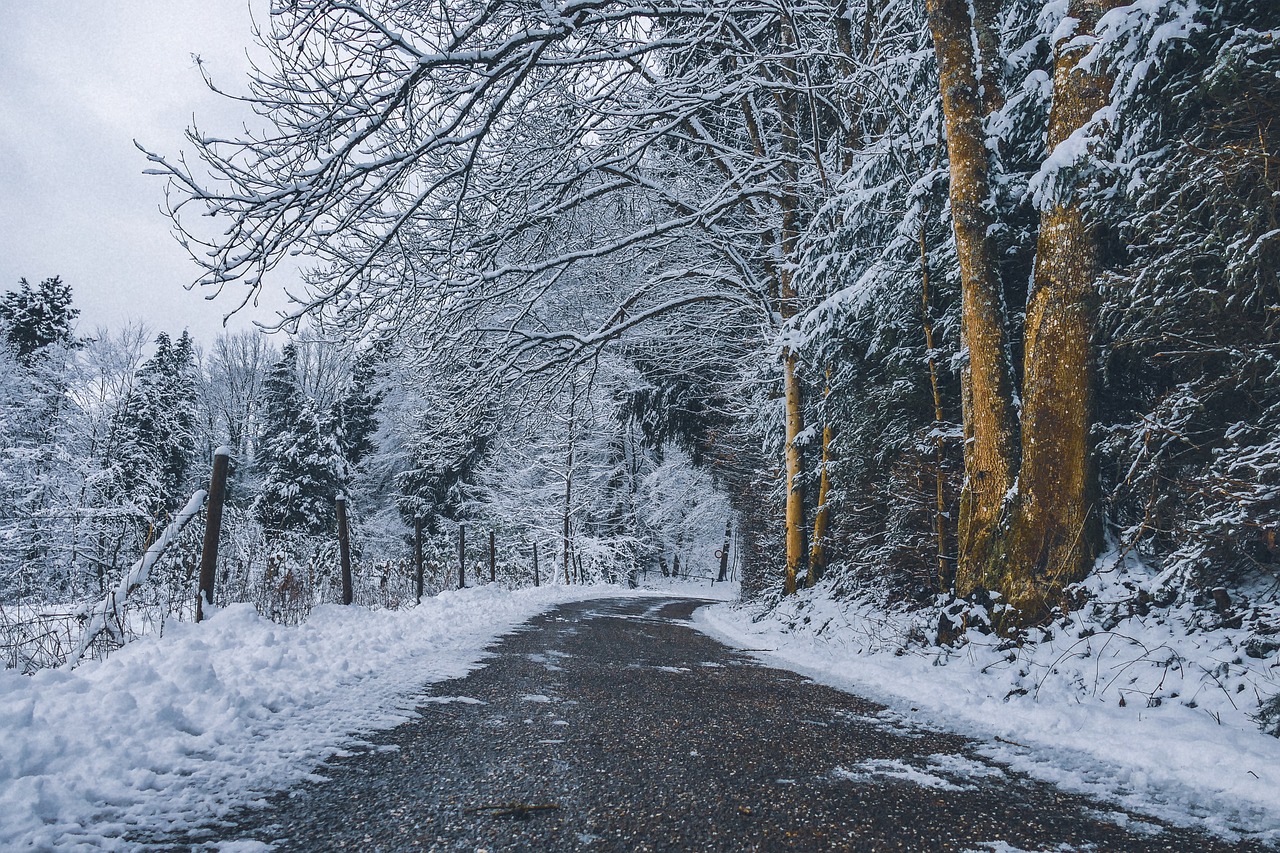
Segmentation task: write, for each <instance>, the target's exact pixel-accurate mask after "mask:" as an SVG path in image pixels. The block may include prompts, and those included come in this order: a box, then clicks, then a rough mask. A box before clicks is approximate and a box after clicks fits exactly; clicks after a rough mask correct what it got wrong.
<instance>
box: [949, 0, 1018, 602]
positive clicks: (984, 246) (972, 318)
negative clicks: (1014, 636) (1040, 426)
mask: <svg viewBox="0 0 1280 853" xmlns="http://www.w3.org/2000/svg"><path fill="white" fill-rule="evenodd" d="M988 5H989V4H988ZM927 6H928V12H929V29H930V32H931V33H932V35H933V44H934V50H935V53H936V54H937V58H938V74H939V83H940V86H941V90H942V110H943V116H944V119H945V124H946V130H947V154H948V158H949V161H950V167H951V186H950V201H951V216H952V227H953V229H954V232H955V239H956V255H957V257H958V259H959V266H960V286H961V341H962V344H963V346H964V349H965V351H966V354H967V356H968V359H967V364H966V366H965V368H964V370H963V374H962V377H961V383H962V404H963V407H964V423H965V446H964V468H965V480H964V487H963V490H962V492H961V497H960V517H959V523H958V529H957V550H958V554H957V567H956V588H957V592H958V593H959V594H961V595H966V594H968V593H969V592H971V591H973V590H974V589H976V588H978V587H985V588H989V589H994V588H997V587H998V586H999V581H1000V579H1001V575H1002V573H1003V560H1002V559H1001V555H1000V553H999V551H1000V550H1001V542H1000V541H999V539H1000V536H999V534H1000V529H1001V521H1002V518H1003V516H1004V509H1005V502H1006V498H1007V497H1008V496H1009V494H1010V492H1011V491H1012V489H1013V485H1014V481H1015V473H1016V470H1017V451H1018V448H1017V442H1016V422H1015V415H1014V406H1013V394H1014V389H1013V377H1012V370H1011V367H1010V363H1009V356H1008V339H1007V335H1006V330H1005V316H1004V314H1005V312H1004V305H1003V299H1002V296H1001V289H1000V277H999V268H998V265H997V262H996V252H995V246H994V244H993V240H992V237H991V234H992V229H993V226H994V225H995V215H994V213H993V211H992V205H991V188H990V182H989V177H988V171H989V170H988V162H987V156H988V155H987V148H986V144H985V138H984V132H983V119H984V118H985V115H986V111H985V105H984V103H983V97H982V94H983V92H982V87H981V85H980V80H979V77H978V73H979V68H980V63H979V59H978V56H977V53H976V49H975V48H976V45H977V43H978V39H977V36H976V33H977V32H978V31H979V30H980V29H981V28H980V27H976V26H975V22H974V20H973V17H972V15H971V9H972V8H973V7H971V6H970V4H969V3H968V2H967V0H929V2H928V4H927ZM984 26H985V25H984Z"/></svg>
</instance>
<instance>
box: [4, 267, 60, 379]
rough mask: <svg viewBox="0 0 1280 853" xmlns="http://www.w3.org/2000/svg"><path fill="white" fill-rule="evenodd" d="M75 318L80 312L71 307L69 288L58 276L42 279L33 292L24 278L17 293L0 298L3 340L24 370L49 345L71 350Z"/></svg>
mask: <svg viewBox="0 0 1280 853" xmlns="http://www.w3.org/2000/svg"><path fill="white" fill-rule="evenodd" d="M78 316H80V309H78V308H72V307H71V287H70V285H67V284H64V283H63V281H62V279H61V278H60V277H58V276H53V277H52V278H46V279H45V280H44V281H42V282H40V286H39V287H38V288H34V289H33V288H32V287H31V285H30V283H28V282H27V280H26V279H25V278H24V279H22V280H20V281H19V283H18V289H17V290H11V291H9V292H8V293H5V294H4V295H3V296H0V321H3V322H4V327H5V328H4V334H5V337H6V338H7V339H8V342H9V344H10V345H12V346H13V348H14V351H15V353H16V355H17V359H18V361H19V363H21V364H22V365H24V366H26V367H30V366H31V364H32V361H33V360H34V359H35V358H37V357H38V355H39V353H41V352H43V351H44V350H45V349H46V348H47V347H49V346H51V345H53V344H61V345H63V346H66V347H74V346H75V343H76V340H75V335H74V334H73V333H72V330H71V325H72V323H73V322H74V321H75V319H76V317H78Z"/></svg>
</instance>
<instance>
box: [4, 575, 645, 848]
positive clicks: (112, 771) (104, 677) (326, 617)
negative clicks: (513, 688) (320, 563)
mask: <svg viewBox="0 0 1280 853" xmlns="http://www.w3.org/2000/svg"><path fill="white" fill-rule="evenodd" d="M622 594H626V591H625V590H622V589H619V588H617V587H600V586H595V587H591V586H588V587H581V586H572V587H564V586H544V587H541V588H539V589H526V590H519V591H516V592H508V591H505V590H501V589H498V588H495V587H478V588H472V589H467V590H463V591H460V592H456V591H455V592H446V593H443V594H441V595H439V596H438V597H434V598H430V599H426V600H424V601H423V603H422V605H421V606H420V607H417V608H415V609H412V610H405V611H369V610H366V609H364V608H361V607H340V606H337V605H326V606H322V607H319V608H316V609H315V610H313V611H312V613H311V617H310V619H309V620H308V621H307V622H306V623H305V624H303V625H300V626H295V627H282V626H280V625H276V624H275V623H272V622H270V621H268V620H265V619H263V618H261V617H259V616H258V615H257V613H256V612H255V611H254V610H253V608H252V607H251V606H250V605H234V606H231V607H227V608H224V609H222V610H219V611H218V612H217V613H216V614H215V615H214V616H213V617H212V618H211V619H209V620H207V621H205V622H204V623H203V624H201V625H193V624H189V623H181V624H171V625H170V626H169V628H168V630H167V632H166V634H165V636H163V637H147V638H144V639H141V640H138V641H136V642H134V643H131V644H130V645H128V646H126V647H125V648H123V649H121V650H120V651H118V652H116V653H115V654H113V655H112V656H111V657H110V658H108V659H106V660H105V661H101V662H94V663H89V664H86V665H84V666H82V667H80V668H79V669H76V670H74V671H67V670H62V669H58V670H43V671H41V672H37V673H36V674H35V675H33V676H23V675H19V674H17V673H16V672H13V671H5V672H0V816H3V817H0V849H3V850H17V849H32V848H34V849H40V850H48V849H53V850H119V849H126V848H128V847H130V845H128V844H126V843H125V842H124V841H123V840H121V836H122V835H124V834H126V833H137V832H139V831H142V830H145V831H159V832H164V831H171V830H180V829H181V828H183V827H185V826H188V825H190V824H192V823H195V822H198V821H203V820H208V819H210V818H217V817H219V816H222V815H225V814H227V813H228V812H230V811H231V810H233V809H235V808H236V807H239V806H242V805H244V804H245V803H248V802H251V801H253V800H254V799H255V798H258V797H260V796H261V795H262V794H264V793H267V792H269V791H271V790H274V789H279V788H283V787H287V786H289V785H291V784H294V783H296V782H298V781H300V780H302V779H305V778H308V777H309V775H310V774H311V773H312V772H313V771H314V769H315V768H316V766H317V765H318V764H319V763H321V762H322V761H323V760H324V759H325V758H326V757H327V756H329V755H332V754H333V753H335V752H336V751H337V750H339V749H340V748H341V747H343V746H344V745H351V744H352V743H353V737H352V736H353V734H354V733H357V732H363V731H372V730H377V729H385V728H390V727H392V726H395V725H397V724H398V723H400V722H403V721H404V720H406V719H408V718H409V717H410V716H412V715H413V713H414V711H413V707H414V704H415V702H414V694H415V693H417V692H419V691H420V689H421V688H422V687H423V686H424V685H426V684H428V683H430V682H435V681H441V680H444V679H448V678H456V677H458V676H461V675H463V674H465V673H467V672H468V671H470V670H471V669H473V668H475V667H476V666H477V665H478V663H479V662H480V661H481V659H482V658H483V657H484V652H483V649H484V647H485V646H486V645H488V644H489V643H490V642H491V641H492V640H493V639H494V638H495V637H497V636H498V635H500V634H502V633H504V632H506V631H508V630H510V629H511V628H512V627H514V626H515V625H517V624H519V623H521V622H523V621H525V620H527V619H528V618H530V617H531V616H533V615H535V614H537V613H539V612H541V611H544V610H546V609H548V608H550V607H551V606H553V605H555V604H557V603H560V602H566V601H573V600H581V599H588V598H597V597H600V596H606V595H622Z"/></svg>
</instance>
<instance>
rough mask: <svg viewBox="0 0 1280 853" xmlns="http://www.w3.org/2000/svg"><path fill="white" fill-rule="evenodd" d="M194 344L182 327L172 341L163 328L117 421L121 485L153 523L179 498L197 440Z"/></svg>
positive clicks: (180, 497)
mask: <svg viewBox="0 0 1280 853" xmlns="http://www.w3.org/2000/svg"><path fill="white" fill-rule="evenodd" d="M195 401H196V377H195V347H194V345H193V343H192V341H191V337H190V336H189V335H188V334H187V333H186V332H185V331H184V332H183V333H182V336H181V337H180V338H179V339H178V343H177V344H176V345H175V344H173V343H171V342H170V339H169V336H168V335H167V334H165V333H163V332H161V333H160V334H159V335H157V336H156V351H155V354H154V355H152V357H151V358H149V359H148V360H147V361H146V362H145V363H144V364H143V365H142V367H140V368H139V369H138V375H137V379H136V382H135V384H134V388H133V392H132V393H131V394H130V395H129V399H128V400H127V401H126V403H125V405H124V407H123V408H122V410H121V413H120V417H119V419H118V423H117V429H116V432H117V436H118V448H119V450H118V453H119V463H118V465H119V472H120V479H121V486H122V488H123V490H124V492H125V494H126V495H128V496H129V499H130V500H132V502H133V503H134V505H135V506H136V507H137V508H138V510H139V511H141V512H142V513H143V514H144V515H145V516H146V517H147V519H148V520H149V521H150V522H152V523H160V522H162V521H163V518H164V515H165V514H166V513H169V512H172V511H173V510H174V509H175V508H176V507H177V506H178V505H179V504H180V503H181V502H182V500H183V498H184V496H183V494H182V492H183V489H184V487H185V486H186V485H187V483H186V480H187V475H188V473H189V471H190V468H191V460H192V457H193V451H194V446H193V445H194V441H195Z"/></svg>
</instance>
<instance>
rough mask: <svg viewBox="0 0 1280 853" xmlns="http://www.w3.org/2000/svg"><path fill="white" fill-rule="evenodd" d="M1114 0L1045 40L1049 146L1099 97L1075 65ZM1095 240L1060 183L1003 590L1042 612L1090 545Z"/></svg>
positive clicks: (1027, 370) (1034, 292) (1096, 82)
mask: <svg viewBox="0 0 1280 853" xmlns="http://www.w3.org/2000/svg"><path fill="white" fill-rule="evenodd" d="M1118 5H1121V4H1120V3H1118V2H1114V0H1110V1H1109V0H1071V3H1070V4H1069V6H1068V11H1067V14H1068V15H1070V16H1071V17H1072V18H1075V19H1076V20H1077V21H1078V24H1077V26H1076V30H1075V32H1074V33H1072V34H1070V35H1068V36H1066V37H1064V38H1063V39H1062V40H1061V41H1059V42H1058V44H1057V46H1056V50H1057V56H1056V58H1055V61H1054V75H1053V106H1052V109H1051V111H1050V113H1049V136H1048V145H1049V150H1050V151H1052V150H1053V149H1054V148H1055V147H1056V146H1058V145H1059V144H1061V143H1062V142H1063V141H1064V140H1066V139H1067V138H1069V137H1070V136H1071V134H1072V133H1073V132H1075V131H1076V130H1078V129H1080V128H1081V127H1083V126H1084V125H1085V124H1086V123H1087V122H1088V121H1089V119H1090V118H1092V117H1093V115H1094V113H1095V112H1097V111H1098V110H1099V109H1101V108H1102V107H1103V106H1105V105H1106V103H1107V100H1108V97H1109V93H1110V89H1111V81H1110V80H1109V79H1108V78H1106V77H1105V76H1102V75H1100V74H1097V73H1095V72H1093V71H1084V70H1081V69H1080V68H1079V67H1078V65H1079V63H1080V60H1081V59H1083V58H1084V57H1085V56H1086V55H1087V54H1088V53H1089V50H1090V48H1092V46H1093V41H1092V39H1091V38H1089V37H1090V36H1092V35H1093V33H1094V27H1095V25H1096V23H1097V21H1098V18H1100V17H1101V16H1102V14H1103V13H1104V12H1106V11H1107V10H1108V9H1111V8H1114V7H1116V6H1118ZM1098 270H1099V260H1098V244H1097V239H1096V233H1095V228H1094V227H1093V225H1091V224H1090V223H1089V222H1088V220H1087V218H1086V216H1085V214H1084V211H1083V210H1081V208H1080V204H1079V201H1078V199H1076V198H1074V197H1073V193H1071V192H1070V191H1065V192H1064V193H1063V194H1062V195H1061V196H1060V197H1059V198H1058V199H1057V200H1056V201H1055V202H1054V203H1053V204H1052V206H1050V207H1047V208H1046V209H1044V210H1043V211H1042V213H1041V217H1040V235H1039V240H1038V243H1037V245H1036V262H1035V272H1034V275H1033V278H1032V285H1031V296H1030V299H1029V301H1028V303H1027V321H1026V322H1027V325H1026V355H1025V362H1024V372H1023V377H1024V378H1023V388H1022V395H1023V408H1022V469H1021V471H1020V473H1019V479H1018V499H1017V504H1016V507H1015V509H1014V513H1013V524H1012V529H1011V533H1010V541H1009V549H1008V560H1009V571H1010V578H1009V586H1008V589H1007V590H1006V591H1005V592H1006V598H1007V599H1008V600H1009V602H1010V603H1011V604H1013V605H1014V606H1015V607H1017V608H1018V609H1019V611H1021V613H1022V617H1021V618H1023V619H1028V620H1034V619H1036V618H1039V617H1041V616H1043V615H1044V614H1045V613H1047V612H1048V610H1049V609H1050V608H1052V607H1053V606H1054V605H1055V604H1057V603H1058V602H1057V601H1056V599H1057V598H1058V597H1059V596H1060V595H1061V591H1062V588H1063V586H1064V585H1066V584H1069V583H1072V582H1074V581H1077V580H1080V579H1082V578H1083V577H1084V576H1085V575H1086V574H1087V573H1088V571H1089V568H1090V566H1092V565H1093V561H1094V559H1095V557H1096V556H1097V552H1098V545H1099V537H1100V535H1101V527H1100V525H1099V520H1098V513H1097V507H1096V502H1097V471H1096V467H1095V465H1094V463H1093V452H1092V447H1091V446H1090V442H1089V425H1090V422H1091V413H1092V404H1093V390H1094V389H1093V353H1092V347H1091V341H1092V338H1093V332H1094V326H1095V318H1096V302H1097V278H1098Z"/></svg>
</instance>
